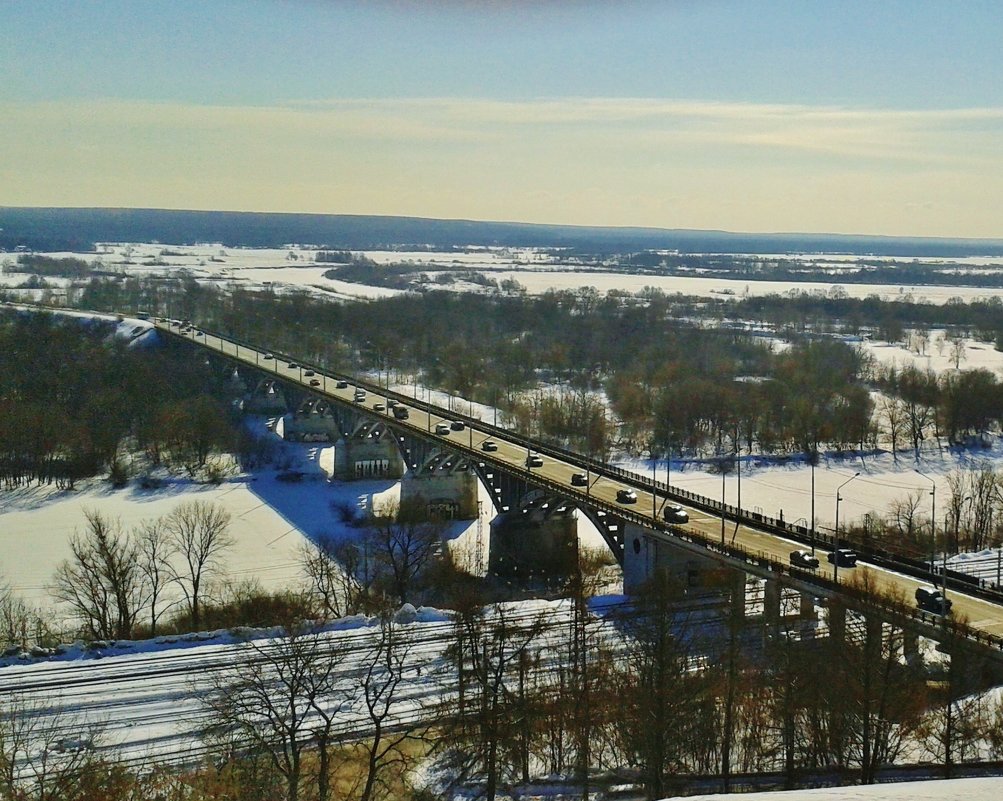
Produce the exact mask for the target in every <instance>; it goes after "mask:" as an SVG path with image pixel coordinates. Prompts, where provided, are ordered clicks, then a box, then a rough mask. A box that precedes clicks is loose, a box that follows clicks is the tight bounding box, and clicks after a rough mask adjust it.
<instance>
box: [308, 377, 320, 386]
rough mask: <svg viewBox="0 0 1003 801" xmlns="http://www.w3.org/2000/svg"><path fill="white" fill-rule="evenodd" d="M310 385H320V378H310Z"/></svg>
mask: <svg viewBox="0 0 1003 801" xmlns="http://www.w3.org/2000/svg"><path fill="white" fill-rule="evenodd" d="M310 386H311V387H319V386H320V379H319V378H311V379H310Z"/></svg>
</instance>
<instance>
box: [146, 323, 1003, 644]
mask: <svg viewBox="0 0 1003 801" xmlns="http://www.w3.org/2000/svg"><path fill="white" fill-rule="evenodd" d="M153 322H154V324H155V325H156V327H157V328H158V330H160V331H162V332H164V333H166V334H169V335H171V336H172V337H177V338H180V339H183V340H186V341H189V342H192V343H193V344H195V345H198V346H201V347H204V348H207V349H209V350H211V351H213V352H215V353H218V354H220V355H222V356H225V357H227V358H229V359H232V360H235V361H237V362H239V363H242V364H245V365H249V366H251V367H254V368H256V369H258V370H265V371H267V372H270V373H273V374H274V375H276V376H278V377H279V378H281V379H282V380H283V381H286V382H288V383H290V384H293V385H298V386H300V387H301V388H302V389H304V390H305V391H307V392H313V393H316V394H318V395H321V396H323V397H325V398H328V399H330V400H332V401H335V402H337V403H340V404H344V405H346V406H350V407H353V408H355V409H357V410H359V411H364V412H366V413H367V414H370V415H373V416H374V417H378V418H384V419H386V420H387V421H388V422H389V423H390V424H392V425H393V426H395V427H397V428H399V429H405V430H409V431H410V432H412V433H414V434H417V435H422V436H425V437H428V438H430V439H434V440H436V441H438V442H441V444H442V446H444V447H448V448H450V449H452V450H455V451H459V452H462V453H466V454H469V455H471V456H473V457H474V458H475V459H476V460H478V461H481V462H486V463H488V464H494V465H497V466H499V467H501V468H503V469H506V470H509V471H516V472H521V473H522V474H524V475H525V477H526V478H527V480H529V481H531V482H532V483H535V484H537V485H539V486H541V487H543V488H546V489H548V490H550V491H554V492H556V493H559V494H560V495H563V496H564V497H567V498H569V499H571V500H573V501H575V502H576V503H578V504H580V505H585V506H592V507H598V508H600V509H605V510H606V511H608V512H611V513H614V514H616V515H618V516H620V517H623V518H625V519H627V520H630V521H632V522H635V523H637V524H639V525H641V526H643V527H644V528H645V530H646V531H647V532H648V533H649V535H651V536H656V537H658V538H662V539H665V540H666V541H669V542H672V543H673V544H676V545H679V546H682V547H684V548H688V549H691V550H694V551H695V552H699V553H702V554H703V555H706V556H710V557H711V558H714V559H716V560H718V561H720V562H722V563H724V564H727V565H729V566H731V567H739V568H740V569H743V570H745V571H746V572H748V573H752V574H756V575H760V576H766V577H774V578H782V579H783V580H784V581H785V582H786V583H788V584H790V585H791V586H795V587H798V588H800V589H802V590H804V591H807V592H814V593H816V594H819V595H827V596H834V595H842V596H844V599H845V600H847V601H850V602H851V605H852V602H853V601H854V600H857V601H859V600H860V599H861V598H862V597H866V594H865V593H864V594H862V593H861V592H860V590H859V585H860V583H862V582H865V581H869V582H871V586H873V587H874V588H875V589H877V590H879V591H881V592H884V593H891V594H893V595H895V596H896V597H900V598H901V599H902V601H903V607H904V609H905V612H906V614H908V615H909V616H910V617H911V618H912V619H913V621H914V622H915V623H916V624H917V625H918V626H919V627H920V628H921V629H927V630H928V631H929V632H931V633H934V632H935V631H936V628H937V620H936V619H935V618H933V617H932V616H928V615H924V614H922V613H919V612H916V611H915V610H913V609H911V608H910V607H911V604H912V600H913V597H914V593H915V590H916V588H917V587H920V586H929V583H930V582H929V579H926V580H924V579H923V578H921V577H920V576H918V575H916V573H918V571H917V570H915V568H913V570H912V572H913V574H914V575H912V576H910V575H905V574H904V573H902V572H897V571H896V570H890V569H887V568H885V567H878V566H876V565H874V564H867V559H866V557H864V558H862V559H861V561H860V562H859V563H858V567H856V568H852V569H850V568H846V567H843V568H842V569H841V570H840V571H839V575H838V584H836V583H834V579H835V578H836V577H835V576H834V574H833V568H832V566H831V565H829V564H828V562H826V561H825V555H824V554H821V553H820V556H821V559H822V562H821V566H820V567H819V568H818V569H817V570H815V571H806V570H802V569H799V568H793V567H791V566H790V564H789V561H788V560H789V554H790V552H791V551H792V550H794V549H797V548H801V547H803V542H799V541H796V540H794V539H788V538H786V537H783V536H780V535H779V534H777V533H775V532H770V531H764V530H762V528H761V527H759V526H757V527H753V526H750V525H744V524H739V523H735V522H732V521H729V522H728V523H727V524H726V527H725V528H726V532H725V540H726V541H725V542H722V535H721V531H722V524H721V516H720V515H717V514H712V513H710V512H708V511H707V509H706V506H707V504H700V505H697V506H692V505H690V506H689V507H688V511H689V515H690V522H689V524H687V525H686V526H675V527H672V528H671V529H670V527H669V526H668V525H666V524H665V523H664V521H662V520H661V519H660V518H659V514H658V513H659V511H660V510H661V508H662V506H663V505H664V504H665V503H666V502H667V501H670V500H671V501H672V502H677V501H678V499H679V498H680V497H681V495H680V494H679V493H676V492H674V491H672V490H671V488H661V487H660V485H657V484H654V483H652V482H651V481H650V479H648V480H647V481H645V479H644V478H643V477H641V476H633V475H630V474H625V473H624V471H620V470H618V469H616V468H611V467H608V466H604V465H599V464H597V463H595V462H593V461H592V460H590V459H587V458H585V457H577V456H575V455H574V454H570V453H566V452H561V451H560V450H559V449H555V448H553V447H551V446H548V445H546V444H544V443H536V442H534V441H532V440H529V439H527V438H525V437H522V436H521V435H518V434H516V433H514V432H508V431H504V430H502V429H498V428H496V427H495V426H492V425H489V424H487V423H485V422H482V421H480V420H476V419H472V418H469V417H463V416H460V415H457V414H455V413H453V412H450V411H449V410H447V409H443V408H441V407H438V406H435V405H433V404H430V403H427V402H426V401H423V400H419V399H417V398H408V397H407V396H403V395H400V394H397V393H394V392H391V391H389V390H387V389H386V388H382V387H379V386H378V385H376V384H373V383H371V382H367V381H364V380H361V379H358V378H356V377H351V376H348V375H341V374H337V373H334V372H331V371H328V370H322V369H320V368H318V367H316V366H314V365H304V364H303V363H302V362H301V361H300V360H299V359H295V358H291V357H288V356H284V355H282V354H278V353H274V352H269V351H264V350H260V349H259V348H257V347H254V346H251V345H249V344H246V343H244V342H238V341H235V340H233V339H229V338H226V337H222V336H218V335H216V334H213V333H211V332H209V331H204V330H199V329H197V328H194V327H189V328H188V329H187V331H185V330H184V329H183V328H182V327H181V326H179V325H177V324H176V321H168V320H164V319H158V320H155V321H153ZM290 362H293V363H295V364H296V365H297V366H296V367H290V366H289V364H290ZM307 369H310V370H312V371H313V372H314V375H313V376H306V375H305V372H306V370H307ZM339 380H340V381H347V382H348V383H347V386H345V387H342V388H339V387H338V386H337V384H338V382H339ZM311 381H317V382H318V383H317V384H316V385H311ZM356 388H361V389H364V390H365V391H366V397H365V400H364V401H363V402H362V403H357V402H355V400H354V398H355V391H356ZM390 399H394V400H397V401H398V402H400V403H402V404H404V405H406V406H407V407H408V409H409V417H408V419H406V420H398V419H396V418H395V417H394V415H393V409H392V408H390V407H389V405H388V404H387V401H388V400H390ZM377 403H378V404H382V405H383V407H384V408H383V409H381V410H379V411H377V410H376V409H374V408H373V406H374V404H377ZM455 420H462V421H463V422H464V426H465V427H464V430H462V431H455V430H452V429H450V430H449V431H448V433H436V426H437V424H440V423H446V424H447V425H448V424H449V423H450V422H452V421H455ZM489 439H490V440H492V441H493V442H495V443H496V445H497V450H493V451H490V452H486V451H484V450H483V449H482V445H483V443H484V441H485V440H489ZM531 452H532V453H538V454H541V456H542V459H543V464H542V465H541V466H539V467H530V466H528V462H527V457H528V456H529V454H530V453H531ZM577 472H586V473H587V474H588V482H587V485H586V486H584V487H579V486H573V485H572V484H571V476H572V474H574V473H577ZM624 489H631V490H634V491H636V492H637V493H638V499H637V502H636V503H635V504H622V503H618V502H617V492H618V491H619V490H624ZM683 505H684V507H686V506H687V504H685V503H684V504H683ZM906 572H909V571H906ZM920 575H921V574H920ZM938 581H939V579H938ZM854 584H856V585H857V587H856V588H855V587H854V586H853V585H854ZM949 586H950V585H949ZM949 594H950V597H951V599H952V601H953V603H954V619H955V620H964V621H967V623H968V626H969V627H970V631H969V637H970V638H974V639H977V640H982V642H983V645H985V646H986V647H988V648H989V649H991V650H994V651H996V652H1000V653H1003V605H1001V603H1003V597H1001V598H999V599H998V600H996V599H993V598H991V597H977V596H976V595H973V594H971V593H963V592H960V591H958V590H957V589H956V588H951V590H950V593H949ZM985 594H986V593H983V595H985ZM900 611H901V610H900Z"/></svg>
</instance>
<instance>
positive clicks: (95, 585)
mask: <svg viewBox="0 0 1003 801" xmlns="http://www.w3.org/2000/svg"><path fill="white" fill-rule="evenodd" d="M84 515H85V517H86V518H87V529H86V530H85V531H84V532H83V533H76V534H74V535H73V537H72V538H71V540H70V552H71V554H72V556H71V558H70V559H68V560H64V561H63V562H62V563H61V564H60V565H59V567H58V568H57V569H56V575H55V578H54V583H53V588H52V593H53V595H54V596H55V597H56V598H57V599H58V600H60V601H62V602H64V603H66V604H68V605H69V607H70V608H71V609H72V611H73V613H74V615H75V616H76V617H77V618H78V619H79V620H80V621H81V623H82V624H83V626H84V628H85V630H86V631H87V633H88V634H89V635H90V636H91V637H95V638H98V639H111V638H120V639H121V638H127V637H129V636H130V634H131V633H132V629H133V627H134V626H135V624H136V617H137V615H138V614H139V609H140V606H141V603H142V600H143V597H144V594H145V587H144V580H143V574H142V571H141V570H140V569H139V558H138V549H137V547H136V544H135V542H134V541H133V540H132V538H131V537H130V536H129V535H128V534H126V533H124V532H123V531H122V530H121V527H120V525H119V523H118V522H117V521H112V520H108V519H107V518H105V517H104V516H102V515H101V514H100V513H99V512H97V511H93V510H88V511H85V512H84Z"/></svg>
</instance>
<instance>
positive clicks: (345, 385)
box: [335, 379, 348, 389]
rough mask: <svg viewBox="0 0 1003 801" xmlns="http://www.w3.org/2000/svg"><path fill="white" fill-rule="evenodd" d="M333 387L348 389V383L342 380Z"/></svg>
mask: <svg viewBox="0 0 1003 801" xmlns="http://www.w3.org/2000/svg"><path fill="white" fill-rule="evenodd" d="M335 386H336V387H337V388H338V389H348V382H347V381H345V380H344V379H341V380H339V381H338V383H337V384H335Z"/></svg>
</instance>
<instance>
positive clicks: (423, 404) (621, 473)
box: [168, 328, 1003, 603]
mask: <svg viewBox="0 0 1003 801" xmlns="http://www.w3.org/2000/svg"><path fill="white" fill-rule="evenodd" d="M168 330H170V331H171V333H172V334H175V335H176V336H179V337H181V338H182V339H186V340H191V341H195V342H196V343H198V340H197V339H195V338H194V337H188V336H186V335H183V334H181V333H180V332H179V331H175V330H173V329H171V328H168ZM202 330H203V331H205V333H207V334H210V335H211V336H215V337H218V338H219V339H220V340H222V339H224V338H225V339H227V340H228V341H229V342H231V343H233V344H234V345H237V346H239V347H244V348H246V349H248V350H250V351H254V352H255V353H259V352H261V349H260V347H259V346H257V345H254V344H252V343H250V342H246V341H244V340H241V339H239V338H236V337H232V336H230V335H227V334H221V333H219V332H215V331H211V330H209V329H202ZM202 344H204V343H202ZM220 350H221V352H222V348H221V349H220ZM268 352H269V353H271V354H272V355H273V357H274V358H275V359H276V361H277V360H285V361H286V362H287V363H288V362H296V363H297V364H301V365H303V367H305V368H310V369H313V370H315V371H320V372H321V373H323V374H325V375H327V376H328V377H329V378H334V379H335V380H345V381H349V382H351V383H352V384H353V385H355V386H357V387H359V388H361V389H365V390H366V391H367V392H371V393H373V394H377V395H381V396H383V397H386V398H388V399H390V398H392V399H395V400H397V401H398V402H399V403H401V404H404V405H405V406H411V407H412V408H415V409H420V410H422V411H424V412H425V413H426V414H430V415H435V416H437V417H440V418H445V419H450V420H460V421H463V423H464V424H465V425H468V426H472V427H474V428H476V429H477V430H478V431H481V432H482V433H486V434H490V435H495V436H499V437H504V438H505V439H506V440H508V441H509V442H513V443H515V444H517V445H520V446H521V447H524V448H526V449H527V451H533V452H535V453H539V454H541V455H547V456H551V457H553V458H557V459H560V460H561V461H564V462H567V463H569V464H572V465H574V466H576V467H579V468H583V469H587V470H589V471H591V472H593V473H596V474H598V475H601V476H605V477H607V478H612V479H615V480H617V481H620V482H621V483H623V484H627V485H630V486H632V487H634V488H636V489H639V490H643V491H646V492H651V491H652V490H654V491H656V492H660V493H661V494H662V495H664V496H666V497H668V498H670V499H671V500H673V501H678V502H681V503H685V504H686V505H687V506H690V507H693V508H696V509H700V510H701V511H704V512H707V513H709V514H712V515H723V517H724V518H725V519H726V520H731V521H732V522H737V523H740V524H742V525H745V526H748V527H751V528H755V529H759V530H760V531H764V532H766V533H769V534H773V535H776V536H781V537H785V538H787V539H790V540H793V541H795V542H798V543H801V544H803V545H808V546H811V547H822V548H825V549H832V548H834V547H835V545H836V537H835V536H833V535H831V534H825V533H823V532H820V531H818V530H816V531H815V532H814V536H813V534H812V531H811V530H810V529H809V528H807V527H806V526H803V525H798V524H795V523H788V522H787V521H785V520H781V519H777V518H773V517H770V516H769V515H764V514H762V513H759V512H750V511H748V510H746V509H742V508H739V507H736V506H732V505H731V504H723V505H722V503H721V502H720V501H719V500H715V499H713V498H709V497H707V496H705V495H700V494H698V493H695V492H690V491H689V490H686V489H683V488H681V487H671V486H669V485H668V484H667V483H666V482H664V481H657V480H653V479H652V478H651V477H650V476H646V475H643V474H641V473H637V472H634V471H632V470H627V469H625V468H623V467H619V466H617V465H613V464H609V463H608V462H604V461H600V460H598V459H595V458H593V457H590V456H583V455H582V454H579V453H575V452H574V451H571V450H568V449H567V448H563V447H561V446H559V445H554V444H552V443H546V442H539V441H537V440H534V439H532V438H530V437H528V436H526V435H524V434H521V433H519V432H517V431H512V430H510V429H507V428H503V427H501V426H496V425H493V424H492V423H489V422H487V421H486V420H482V419H480V418H479V417H473V416H472V415H466V414H461V413H459V412H453V411H448V410H446V409H443V408H441V407H439V406H436V405H435V404H433V403H430V402H429V401H427V400H424V399H421V398H415V397H410V396H408V395H405V394H403V393H400V392H395V391H393V390H391V389H389V388H387V387H383V386H381V385H379V384H378V383H375V384H374V383H373V382H371V381H368V380H366V379H360V378H358V377H356V376H352V375H349V374H347V373H339V372H337V371H332V370H331V369H330V368H327V367H321V366H319V365H314V364H309V363H307V362H303V361H301V360H300V359H298V358H296V357H294V356H288V355H286V354H284V353H280V352H279V351H274V350H272V351H268ZM257 366H258V367H259V368H261V367H262V366H263V365H261V364H260V363H259V364H258V365H257ZM273 372H275V373H276V374H277V375H280V373H279V369H278V365H277V364H275V369H274V371H273ZM285 377H286V378H288V376H285ZM398 424H399V423H398ZM414 428H415V431H416V433H419V434H420V433H421V431H420V430H418V429H417V428H416V427H414ZM458 445H459V446H462V443H458ZM543 478H544V477H542V476H541V475H540V474H538V473H533V479H534V481H537V482H538V483H547V484H554V485H555V486H554V488H555V489H558V490H560V492H561V494H563V495H569V494H571V490H570V489H569V488H568V487H564V486H561V485H558V484H556V482H550V481H546V482H544V481H542V480H541V479H543ZM572 497H574V496H572ZM593 501H594V499H593ZM609 510H610V511H613V512H614V513H615V514H616V515H617V516H619V517H623V518H626V519H633V520H634V522H637V523H639V524H640V525H645V526H651V525H652V517H649V516H644V515H640V514H638V513H636V512H632V511H629V510H627V509H624V508H622V507H613V506H610V507H609ZM654 522H655V524H656V525H658V524H660V521H657V520H656V521H654ZM673 533H674V532H673ZM839 544H840V546H842V547H846V548H852V549H853V550H854V551H856V552H857V553H858V554H859V556H860V557H861V558H862V559H863V560H864V561H866V562H869V563H871V564H874V565H877V566H879V567H884V568H888V569H891V570H895V571H898V572H900V573H904V574H906V575H909V576H911V577H913V578H915V579H919V580H921V581H930V582H935V583H938V584H939V583H942V582H943V581H944V579H945V576H944V571H943V569H942V568H938V567H937V566H936V565H932V564H931V562H932V560H931V561H926V560H920V559H913V558H910V557H908V556H903V555H901V554H895V553H892V552H890V551H888V550H886V549H884V548H881V547H880V546H878V545H876V544H874V543H870V542H864V541H860V540H856V539H851V538H849V537H846V536H840V537H839ZM946 580H947V586H948V587H950V588H952V589H955V590H959V591H961V592H965V593H967V594H969V595H974V596H977V597H981V598H984V599H986V600H989V601H992V602H994V603H1000V602H1003V592H1001V591H1000V589H999V588H997V587H995V586H994V585H988V584H987V583H986V582H980V581H979V580H978V579H976V578H973V577H971V576H967V575H966V574H964V573H960V572H958V571H953V570H948V571H947V576H946Z"/></svg>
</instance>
